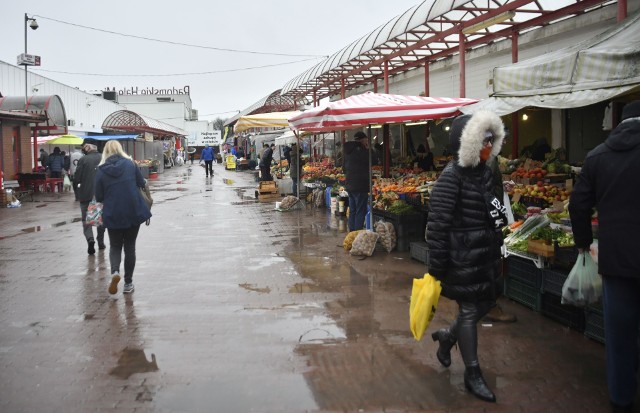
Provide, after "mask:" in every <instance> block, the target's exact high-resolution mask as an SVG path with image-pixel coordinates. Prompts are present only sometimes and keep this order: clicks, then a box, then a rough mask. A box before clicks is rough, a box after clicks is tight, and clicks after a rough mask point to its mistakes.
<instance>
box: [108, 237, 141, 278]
mask: <svg viewBox="0 0 640 413" xmlns="http://www.w3.org/2000/svg"><path fill="white" fill-rule="evenodd" d="M139 230H140V225H136V226H133V227H131V228H127V229H109V230H108V231H109V262H110V264H111V274H113V273H114V272H116V271H118V272H120V261H121V259H122V249H123V247H124V282H125V284H129V283H131V282H132V281H133V270H134V269H135V267H136V239H137V238H138V231H139Z"/></svg>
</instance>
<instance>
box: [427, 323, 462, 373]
mask: <svg viewBox="0 0 640 413" xmlns="http://www.w3.org/2000/svg"><path fill="white" fill-rule="evenodd" d="M431 338H433V341H438V342H439V343H440V346H439V347H438V351H437V352H436V357H438V361H439V362H440V364H442V365H443V366H445V367H449V366H450V365H451V348H452V347H453V346H454V345H455V344H456V339H455V337H453V335H452V334H451V333H450V332H449V329H448V328H441V329H440V330H438V331H435V332H433V333H432V334H431Z"/></svg>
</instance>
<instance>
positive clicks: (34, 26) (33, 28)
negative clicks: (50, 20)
mask: <svg viewBox="0 0 640 413" xmlns="http://www.w3.org/2000/svg"><path fill="white" fill-rule="evenodd" d="M29 27H31V29H32V30H37V29H38V27H39V26H38V22H37V21H36V19H33V20H31V23H29Z"/></svg>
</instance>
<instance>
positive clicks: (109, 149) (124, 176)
mask: <svg viewBox="0 0 640 413" xmlns="http://www.w3.org/2000/svg"><path fill="white" fill-rule="evenodd" d="M144 186H145V180H144V178H143V177H142V173H140V169H138V167H137V166H136V165H135V163H134V162H133V160H132V159H131V157H130V156H129V155H127V154H126V153H125V152H124V150H123V149H122V146H121V145H120V143H119V142H118V141H116V140H110V141H108V142H107V144H106V145H105V146H104V151H103V153H102V159H101V160H100V165H99V166H98V171H97V172H96V201H98V202H102V204H103V209H102V220H103V225H104V227H105V228H106V229H107V231H108V232H109V263H110V266H111V284H110V285H109V293H110V294H115V293H117V292H118V283H119V282H120V262H121V259H122V251H123V249H124V289H123V293H125V294H128V293H132V292H133V290H134V287H133V271H134V269H135V266H136V239H137V238H138V231H139V230H140V224H142V223H143V222H145V221H147V220H148V219H150V218H151V210H150V209H149V207H148V206H147V204H146V202H145V200H144V198H143V197H142V194H141V192H140V190H141V189H144Z"/></svg>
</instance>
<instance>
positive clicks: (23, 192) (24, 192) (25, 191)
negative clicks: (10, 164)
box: [3, 180, 33, 202]
mask: <svg viewBox="0 0 640 413" xmlns="http://www.w3.org/2000/svg"><path fill="white" fill-rule="evenodd" d="M3 184H4V187H5V189H11V190H13V195H14V196H15V197H16V198H17V199H18V200H22V199H23V198H24V197H26V196H30V197H31V202H33V189H30V188H21V187H20V183H19V182H18V181H17V180H10V181H4V183H3Z"/></svg>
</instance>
